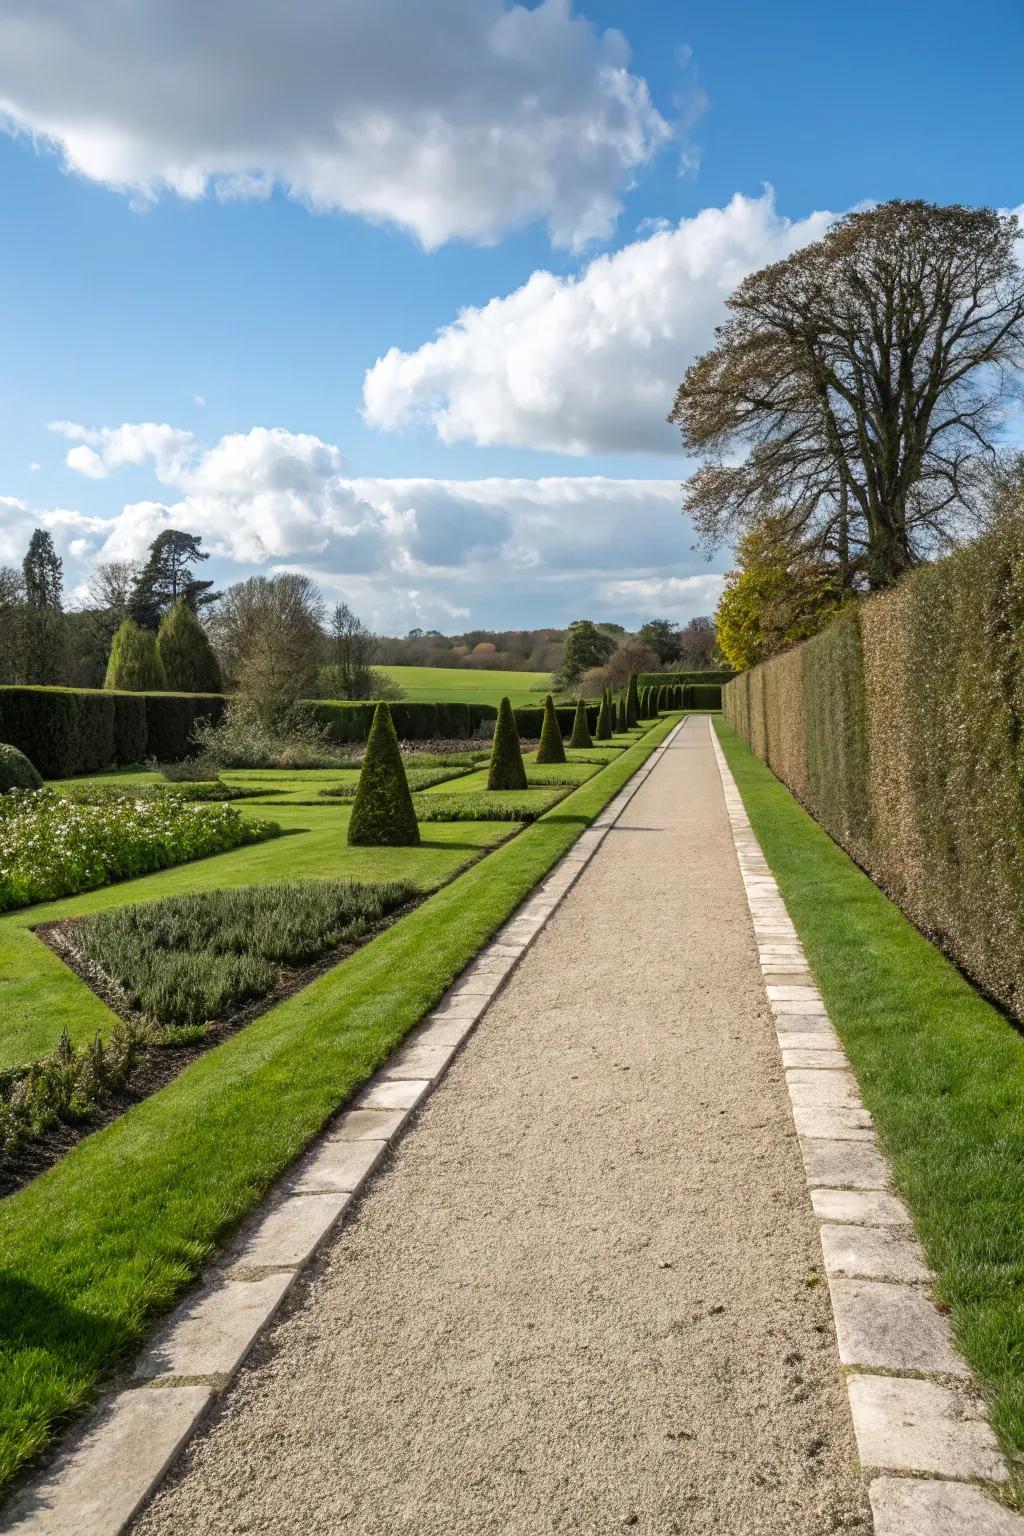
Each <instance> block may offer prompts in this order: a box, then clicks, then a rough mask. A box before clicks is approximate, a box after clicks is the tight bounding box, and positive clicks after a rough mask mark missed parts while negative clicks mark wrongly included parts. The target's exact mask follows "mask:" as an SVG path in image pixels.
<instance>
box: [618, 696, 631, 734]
mask: <svg viewBox="0 0 1024 1536" xmlns="http://www.w3.org/2000/svg"><path fill="white" fill-rule="evenodd" d="M616 716H617V718H616V724H617V726H618V729H619V730H620V731H628V730H629V714H628V711H627V709H626V695H625V694H624V693H620V694H619V704H618V709H617V711H616Z"/></svg>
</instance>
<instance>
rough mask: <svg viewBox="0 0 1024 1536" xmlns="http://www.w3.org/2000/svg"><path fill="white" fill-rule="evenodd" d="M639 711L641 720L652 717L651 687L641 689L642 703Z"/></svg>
mask: <svg viewBox="0 0 1024 1536" xmlns="http://www.w3.org/2000/svg"><path fill="white" fill-rule="evenodd" d="M637 713H638V715H639V718H640V719H641V720H649V719H650V718H651V690H650V689H649V688H641V689H640V703H639V706H638V709H637Z"/></svg>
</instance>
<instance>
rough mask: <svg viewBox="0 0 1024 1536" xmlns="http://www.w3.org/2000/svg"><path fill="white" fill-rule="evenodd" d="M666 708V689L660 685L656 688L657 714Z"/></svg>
mask: <svg viewBox="0 0 1024 1536" xmlns="http://www.w3.org/2000/svg"><path fill="white" fill-rule="evenodd" d="M666 709H668V689H667V688H664V687H662V688H659V689H658V714H659V715H663V714H664V713H665V711H666Z"/></svg>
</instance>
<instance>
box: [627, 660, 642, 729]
mask: <svg viewBox="0 0 1024 1536" xmlns="http://www.w3.org/2000/svg"><path fill="white" fill-rule="evenodd" d="M639 719H640V691H639V689H638V688H637V685H636V673H635V672H631V673H630V674H629V686H628V687H627V689H626V724H627V725H628V726H629V727H630V729H632V727H633V726H634V725H636V723H637V721H638V720H639Z"/></svg>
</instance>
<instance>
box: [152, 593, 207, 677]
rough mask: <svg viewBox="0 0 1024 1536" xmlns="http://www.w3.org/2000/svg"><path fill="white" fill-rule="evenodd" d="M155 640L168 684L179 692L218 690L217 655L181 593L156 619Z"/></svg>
mask: <svg viewBox="0 0 1024 1536" xmlns="http://www.w3.org/2000/svg"><path fill="white" fill-rule="evenodd" d="M156 643H157V647H158V649H159V651H160V660H161V661H162V662H163V664H164V672H165V674H166V676H167V687H168V688H174V689H176V690H177V691H178V692H179V693H220V691H221V687H222V683H221V675H220V667H219V666H218V665H217V658H216V656H215V655H214V654H213V649H212V647H211V645H210V642H209V640H207V638H206V631H205V630H204V628H203V626H202V625H201V624H200V622H199V620H198V619H197V618H196V616H195V614H194V613H193V612H192V609H191V608H190V607H189V605H188V603H186V601H185V599H184V598H183V597H179V598H177V599H176V601H175V603H174V605H173V607H171V608H169V609H168V611H167V612H166V613H165V614H164V616H163V618H162V619H161V620H160V628H159V630H158V631H157V640H156Z"/></svg>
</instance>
